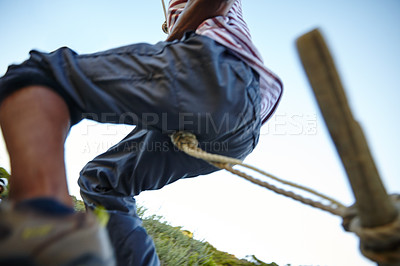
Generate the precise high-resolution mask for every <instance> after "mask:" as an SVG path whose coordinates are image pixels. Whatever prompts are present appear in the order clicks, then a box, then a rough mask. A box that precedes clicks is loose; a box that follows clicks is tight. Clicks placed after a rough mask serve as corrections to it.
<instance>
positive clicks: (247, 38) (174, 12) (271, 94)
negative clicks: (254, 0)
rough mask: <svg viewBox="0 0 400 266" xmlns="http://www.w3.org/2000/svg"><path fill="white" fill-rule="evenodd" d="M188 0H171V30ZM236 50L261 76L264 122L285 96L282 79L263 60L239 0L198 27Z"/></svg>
mask: <svg viewBox="0 0 400 266" xmlns="http://www.w3.org/2000/svg"><path fill="white" fill-rule="evenodd" d="M187 2H188V0H170V2H169V8H168V18H167V25H168V29H169V32H171V31H172V28H173V27H174V24H175V22H176V21H177V19H178V17H179V15H180V14H181V13H182V11H183V9H184V8H185V5H186V3H187ZM196 33H197V34H199V35H204V36H207V37H209V38H211V39H213V40H214V41H216V42H218V43H220V44H222V45H224V46H225V47H227V48H229V49H230V50H231V51H233V52H234V53H235V54H236V55H237V56H238V57H239V58H240V59H241V60H243V61H244V62H246V63H247V64H248V65H249V66H250V67H252V68H253V69H254V70H255V71H257V72H258V74H259V75H260V91H261V120H262V123H265V122H266V121H267V120H268V118H269V117H270V116H271V115H272V114H273V112H274V111H275V109H276V107H277V105H278V102H279V100H280V98H281V95H282V90H283V85H282V82H281V81H280V79H279V78H278V77H277V76H276V75H275V74H274V73H272V72H271V71H270V70H269V69H268V68H266V67H265V65H264V61H263V59H262V57H261V55H260V53H259V52H258V50H257V48H256V47H255V46H254V44H253V42H252V40H251V35H250V31H249V29H248V27H247V24H246V22H245V21H244V20H243V14H242V2H241V0H236V2H235V3H234V4H233V6H232V8H231V9H230V10H229V12H228V14H227V15H226V16H218V17H214V18H210V19H207V20H205V21H204V22H203V23H202V24H201V25H200V26H199V27H198V28H197V30H196Z"/></svg>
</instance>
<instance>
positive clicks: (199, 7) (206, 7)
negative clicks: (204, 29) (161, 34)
mask: <svg viewBox="0 0 400 266" xmlns="http://www.w3.org/2000/svg"><path fill="white" fill-rule="evenodd" d="M235 1H236V0H189V1H188V3H187V4H186V6H185V9H184V10H183V12H182V14H181V15H180V16H179V19H178V20H177V22H176V23H175V25H174V28H173V29H172V31H171V34H170V35H169V36H168V38H167V41H173V40H176V39H180V38H181V37H182V36H183V34H184V33H185V32H186V31H191V30H192V31H193V30H196V29H197V27H198V26H199V25H200V24H201V23H203V21H204V20H206V19H209V18H212V17H216V16H225V15H226V14H227V13H228V11H229V9H230V8H231V7H232V5H233V3H234V2H235Z"/></svg>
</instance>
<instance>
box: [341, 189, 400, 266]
mask: <svg viewBox="0 0 400 266" xmlns="http://www.w3.org/2000/svg"><path fill="white" fill-rule="evenodd" d="M390 198H391V200H392V202H393V203H394V205H395V207H396V208H397V210H398V213H400V195H391V196H390ZM348 229H349V231H351V232H354V233H355V234H356V235H357V236H358V237H359V238H360V242H361V246H360V249H361V252H362V253H363V254H364V256H365V257H367V258H369V259H371V260H373V261H376V262H379V263H384V264H390V265H400V215H398V216H397V218H396V219H395V220H394V221H393V222H391V223H390V224H386V225H384V226H378V227H373V228H365V227H362V226H361V221H360V219H359V218H358V217H357V216H355V217H354V218H353V219H351V221H350V222H349V228H348Z"/></svg>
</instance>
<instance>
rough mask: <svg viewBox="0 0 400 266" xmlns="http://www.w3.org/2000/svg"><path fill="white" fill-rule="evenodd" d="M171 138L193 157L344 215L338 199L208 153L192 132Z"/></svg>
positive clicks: (270, 188) (315, 206)
mask: <svg viewBox="0 0 400 266" xmlns="http://www.w3.org/2000/svg"><path fill="white" fill-rule="evenodd" d="M171 140H172V143H173V144H174V145H175V146H176V147H177V148H178V149H180V150H181V151H183V152H185V153H187V154H188V155H190V156H193V157H195V158H198V159H203V160H205V161H207V162H209V163H211V164H212V165H214V166H216V167H218V168H220V169H225V170H227V171H229V172H231V173H233V174H236V175H238V176H241V177H242V178H244V179H246V180H248V181H250V182H252V183H254V184H257V185H259V186H262V187H264V188H267V189H269V190H272V191H273V192H275V193H277V194H280V195H284V196H286V197H289V198H291V199H294V200H296V201H299V202H301V203H303V204H306V205H309V206H312V207H314V208H318V209H320V210H323V211H327V212H329V213H331V214H334V215H338V216H341V217H342V216H343V213H344V210H345V209H346V207H345V206H344V205H343V204H341V203H339V202H338V201H336V200H334V199H332V198H330V197H328V196H325V195H323V194H321V193H319V192H316V191H314V190H312V189H310V188H306V187H304V186H301V185H298V184H295V183H292V182H289V181H285V180H282V179H280V178H278V177H276V176H273V175H271V174H269V173H266V172H264V171H262V170H259V169H257V168H255V167H253V166H250V165H247V164H244V163H243V162H242V161H241V160H238V159H234V158H230V157H226V156H222V155H218V154H210V153H207V152H205V151H203V150H201V149H200V148H199V147H198V141H197V139H196V136H195V135H193V134H191V133H187V132H182V131H180V132H176V133H174V134H173V135H172V136H171ZM232 165H240V166H243V167H245V168H248V169H251V170H254V171H256V172H258V173H260V174H262V175H264V176H267V177H269V178H271V179H273V180H275V181H277V182H280V183H282V184H285V185H288V186H291V187H294V188H297V189H300V190H303V191H306V192H308V193H310V194H312V195H314V196H317V197H319V198H320V199H323V200H325V201H327V202H328V203H329V204H328V205H325V204H323V203H321V202H319V201H316V200H312V199H308V198H305V197H303V196H301V195H299V194H296V193H294V192H291V191H287V190H284V189H281V188H278V187H276V186H274V185H271V184H269V183H267V182H264V181H261V180H258V179H256V178H254V177H252V176H250V175H248V174H246V173H243V172H241V171H239V170H236V169H233V168H232Z"/></svg>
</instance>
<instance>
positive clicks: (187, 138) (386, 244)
mask: <svg viewBox="0 0 400 266" xmlns="http://www.w3.org/2000/svg"><path fill="white" fill-rule="evenodd" d="M171 141H172V143H173V144H174V145H175V146H176V147H177V148H178V149H179V150H181V151H183V152H185V153H186V154H188V155H190V156H193V157H195V158H198V159H203V160H205V161H207V162H208V163H210V164H212V165H214V166H215V167H217V168H220V169H225V170H227V171H229V172H231V173H233V174H236V175H238V176H241V177H243V178H244V179H246V180H248V181H250V182H252V183H254V184H256V185H259V186H262V187H264V188H267V189H269V190H271V191H273V192H275V193H277V194H280V195H283V196H286V197H289V198H291V199H293V200H296V201H298V202H301V203H303V204H306V205H309V206H311V207H314V208H318V209H320V210H323V211H326V212H329V213H331V214H334V215H337V216H340V217H341V218H343V227H344V228H345V230H347V231H350V232H353V233H355V234H356V235H357V236H358V237H359V238H360V243H361V244H360V249H361V252H362V253H363V254H364V256H365V257H367V258H369V259H371V260H373V261H375V262H378V263H384V264H385V265H386V264H387V265H400V195H392V196H391V200H392V201H393V203H394V205H395V207H396V208H397V210H398V213H399V215H398V217H397V218H396V220H395V221H393V222H392V223H390V224H388V225H384V226H380V227H374V228H365V227H362V225H361V222H360V219H359V217H358V216H357V208H356V206H351V207H348V208H347V207H346V206H344V205H343V204H341V203H339V202H338V201H336V200H334V199H332V198H330V197H328V196H325V195H323V194H321V193H319V192H317V191H315V190H313V189H310V188H306V187H304V186H301V185H298V184H295V183H292V182H289V181H285V180H282V179H280V178H278V177H276V176H273V175H271V174H269V173H266V172H264V171H262V170H259V169H257V168H255V167H253V166H250V165H247V164H245V163H243V162H242V161H241V160H238V159H234V158H229V157H226V156H222V155H217V154H210V153H207V152H205V151H203V150H202V149H200V148H199V147H198V146H199V143H198V141H197V139H196V136H195V135H194V134H192V133H188V132H183V131H179V132H175V133H174V134H172V135H171ZM234 165H240V166H242V167H245V168H248V169H251V170H253V171H255V172H258V173H260V174H262V175H264V176H266V177H268V178H271V179H272V180H275V181H277V182H279V183H281V184H284V185H288V186H290V187H293V188H296V189H300V190H303V191H305V192H307V193H310V194H312V195H314V196H316V197H318V198H319V199H320V200H321V201H322V200H324V201H326V202H327V204H324V203H322V202H321V201H317V200H312V199H309V198H305V197H303V196H301V195H299V194H296V193H294V192H292V191H287V190H284V189H282V188H279V187H276V186H274V185H272V184H270V183H268V182H265V181H261V180H259V179H256V178H254V177H252V176H250V175H248V174H246V173H244V172H242V171H239V170H237V169H234V168H233V166H234Z"/></svg>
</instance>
